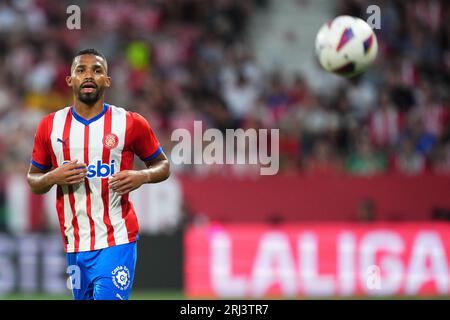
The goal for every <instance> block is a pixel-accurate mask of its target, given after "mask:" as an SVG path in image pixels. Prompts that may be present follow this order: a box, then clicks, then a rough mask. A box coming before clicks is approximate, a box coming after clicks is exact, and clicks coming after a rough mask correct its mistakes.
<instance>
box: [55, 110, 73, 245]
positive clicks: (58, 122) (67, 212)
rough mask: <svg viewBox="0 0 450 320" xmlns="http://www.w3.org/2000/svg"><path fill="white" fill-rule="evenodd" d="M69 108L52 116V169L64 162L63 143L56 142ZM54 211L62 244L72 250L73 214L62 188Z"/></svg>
mask: <svg viewBox="0 0 450 320" xmlns="http://www.w3.org/2000/svg"><path fill="white" fill-rule="evenodd" d="M68 111H69V108H65V109H63V110H60V111H58V112H56V113H55V114H54V117H53V126H52V131H51V134H50V144H51V148H50V149H51V154H52V159H53V160H52V165H53V167H55V168H56V167H58V164H60V163H63V161H64V152H63V147H64V145H63V143H61V142H59V141H58V138H59V139H61V138H62V136H63V130H64V126H65V123H66V117H67V112H68ZM56 210H57V212H58V217H59V219H60V221H59V222H60V226H61V225H63V226H64V228H63V227H62V226H61V232H62V233H63V237H64V238H65V239H64V240H65V241H64V243H65V245H66V250H67V251H73V250H74V244H75V237H74V227H73V224H72V218H73V213H72V210H71V208H70V203H69V196H68V191H67V188H66V192H64V191H63V187H62V186H58V187H57V190H56ZM62 216H63V217H64V221H61V217H62Z"/></svg>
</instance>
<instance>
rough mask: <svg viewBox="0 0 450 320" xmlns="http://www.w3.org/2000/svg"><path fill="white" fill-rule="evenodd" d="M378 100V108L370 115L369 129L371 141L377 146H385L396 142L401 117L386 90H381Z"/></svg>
mask: <svg viewBox="0 0 450 320" xmlns="http://www.w3.org/2000/svg"><path fill="white" fill-rule="evenodd" d="M379 100H380V101H379V108H378V109H377V110H375V111H374V112H373V113H372V115H371V117H370V120H369V130H370V136H371V139H372V142H373V143H374V144H375V145H376V146H377V147H381V148H386V147H391V146H393V145H394V144H396V143H397V142H398V138H399V136H400V131H401V126H402V118H401V116H400V113H399V112H398V111H397V110H396V109H395V107H394V106H393V104H392V102H391V100H390V97H389V94H388V93H387V92H382V93H381V94H380V97H379Z"/></svg>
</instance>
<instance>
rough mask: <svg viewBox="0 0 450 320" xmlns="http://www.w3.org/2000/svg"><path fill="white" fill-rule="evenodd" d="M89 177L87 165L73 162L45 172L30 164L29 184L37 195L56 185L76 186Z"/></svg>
mask: <svg viewBox="0 0 450 320" xmlns="http://www.w3.org/2000/svg"><path fill="white" fill-rule="evenodd" d="M86 175H87V168H86V164H84V163H78V161H77V160H72V161H70V162H67V163H65V164H63V165H62V166H60V167H58V168H55V169H53V170H43V169H41V168H38V167H35V166H34V165H33V164H30V168H29V170H28V175H27V178H28V184H29V185H30V188H31V190H32V191H33V192H34V193H36V194H44V193H46V192H48V191H49V190H50V189H51V188H52V187H53V186H54V185H55V184H56V185H76V184H79V183H81V182H83V181H84V179H85V178H86Z"/></svg>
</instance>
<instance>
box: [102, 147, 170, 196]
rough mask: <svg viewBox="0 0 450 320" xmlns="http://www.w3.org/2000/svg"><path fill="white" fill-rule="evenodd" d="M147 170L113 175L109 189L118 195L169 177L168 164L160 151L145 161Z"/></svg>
mask: <svg viewBox="0 0 450 320" xmlns="http://www.w3.org/2000/svg"><path fill="white" fill-rule="evenodd" d="M145 165H146V166H147V169H143V170H123V171H119V172H118V173H116V174H114V175H113V176H112V177H111V179H110V180H109V187H110V188H111V189H112V190H113V191H115V192H117V193H118V194H119V195H125V194H127V193H129V192H131V191H133V190H136V189H137V188H139V187H140V186H141V185H143V184H144V183H157V182H161V181H164V180H166V179H167V178H169V176H170V164H169V160H168V159H167V156H166V155H165V154H164V152H163V151H162V152H161V153H160V154H159V155H158V156H157V157H155V158H154V159H152V160H148V161H145Z"/></svg>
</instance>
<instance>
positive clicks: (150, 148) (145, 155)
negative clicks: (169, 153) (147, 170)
mask: <svg viewBox="0 0 450 320" xmlns="http://www.w3.org/2000/svg"><path fill="white" fill-rule="evenodd" d="M132 117H133V142H132V143H133V151H134V153H135V154H136V155H137V156H138V157H139V158H140V159H141V160H142V161H149V160H152V159H154V158H156V157H157V156H158V155H159V154H160V153H161V152H162V148H161V146H160V144H159V141H158V139H157V138H156V135H155V133H154V132H153V130H152V128H151V127H150V124H149V123H148V121H147V120H146V119H145V118H144V117H143V116H141V115H140V114H138V113H134V112H133V113H132Z"/></svg>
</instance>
